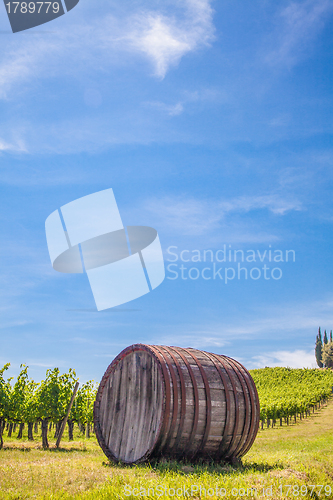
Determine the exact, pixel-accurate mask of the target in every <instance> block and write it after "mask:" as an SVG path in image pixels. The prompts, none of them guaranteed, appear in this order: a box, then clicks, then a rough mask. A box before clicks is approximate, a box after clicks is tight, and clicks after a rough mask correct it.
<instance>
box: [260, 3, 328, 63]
mask: <svg viewBox="0 0 333 500" xmlns="http://www.w3.org/2000/svg"><path fill="white" fill-rule="evenodd" d="M332 10H333V3H332V2H331V1H330V0H306V1H302V2H299V1H298V2H295V1H292V2H290V3H289V5H288V6H287V7H285V8H284V9H283V10H282V11H280V13H279V21H278V26H277V29H276V33H275V35H274V36H275V38H276V40H277V47H276V48H275V49H273V50H271V51H270V52H269V54H268V55H267V57H266V60H267V61H268V62H270V63H272V64H279V63H287V64H294V63H295V62H297V60H298V59H299V57H301V56H302V55H303V54H304V53H305V52H307V53H308V44H309V42H311V41H312V40H313V39H314V37H315V36H316V35H317V33H318V32H319V31H320V30H321V29H322V27H323V26H324V24H325V22H326V21H327V20H328V18H329V15H330V13H331V12H332Z"/></svg>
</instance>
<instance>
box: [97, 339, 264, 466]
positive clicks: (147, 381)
mask: <svg viewBox="0 0 333 500" xmlns="http://www.w3.org/2000/svg"><path fill="white" fill-rule="evenodd" d="M259 413H260V410H259V399H258V394H257V390H256V387H255V385H254V382H253V380H252V378H251V376H250V374H249V373H248V371H247V370H246V369H245V368H244V367H243V366H242V365H241V364H240V363H238V362H237V361H235V360H233V359H231V358H228V357H227V356H221V355H217V354H211V353H206V352H203V351H199V350H197V349H191V348H188V349H183V348H179V347H167V346H148V345H144V344H136V345H133V346H130V347H128V348H127V349H125V350H124V351H123V352H121V353H120V354H119V355H118V356H117V357H116V358H115V360H114V361H113V362H112V363H111V365H110V366H109V367H108V369H107V371H106V372H105V375H104V377H103V379H102V381H101V384H100V386H99V389H98V393H97V398H96V401H95V406H94V421H95V430H96V435H97V438H98V441H99V443H100V445H101V447H102V449H103V451H104V453H105V454H106V455H107V456H108V457H109V458H110V459H112V460H114V461H121V462H124V463H135V462H140V461H143V460H145V459H147V458H148V457H161V456H164V457H170V458H171V457H186V458H189V459H196V458H199V457H207V458H213V459H215V460H235V459H237V458H240V457H241V456H242V455H244V454H245V453H246V452H247V451H248V450H249V449H250V447H251V446H252V444H253V441H254V439H255V437H256V434H257V432H258V427H259Z"/></svg>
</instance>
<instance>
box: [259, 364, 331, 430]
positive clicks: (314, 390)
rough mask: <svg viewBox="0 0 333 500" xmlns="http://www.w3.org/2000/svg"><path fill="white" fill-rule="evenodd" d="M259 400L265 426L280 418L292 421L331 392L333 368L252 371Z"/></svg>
mask: <svg viewBox="0 0 333 500" xmlns="http://www.w3.org/2000/svg"><path fill="white" fill-rule="evenodd" d="M250 373H251V375H252V377H253V380H254V382H255V384H256V386H257V389H258V393H259V399H260V420H261V426H262V428H263V425H264V423H266V424H267V427H269V426H270V425H272V426H274V425H275V424H276V422H277V421H279V423H280V425H282V423H283V422H285V423H287V424H289V422H290V420H291V419H293V420H294V422H295V423H296V420H297V418H299V419H302V418H304V417H307V416H309V415H310V414H311V411H314V410H315V409H317V408H318V407H320V405H321V404H324V403H326V401H327V400H328V398H329V397H330V396H331V395H332V389H333V371H332V370H330V369H326V370H319V369H317V368H314V369H307V368H302V369H296V368H282V367H277V368H262V369H257V370H252V371H251V372H250Z"/></svg>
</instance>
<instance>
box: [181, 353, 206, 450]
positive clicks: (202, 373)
mask: <svg viewBox="0 0 333 500" xmlns="http://www.w3.org/2000/svg"><path fill="white" fill-rule="evenodd" d="M184 350H185V351H186V352H187V353H188V354H190V355H191V356H192V358H193V359H194V361H195V362H196V364H197V366H198V368H199V370H200V373H201V377H202V380H203V383H204V386H205V396H206V425H205V432H204V435H203V437H202V441H201V444H200V446H199V448H198V450H197V452H196V454H198V453H201V452H202V451H203V450H204V448H205V445H206V442H207V439H208V436H209V431H210V427H211V423H212V399H211V395H210V387H209V382H208V378H207V375H206V372H205V370H204V368H203V366H202V364H201V362H200V361H199V360H198V358H197V357H196V356H195V354H193V352H192V349H191V350H190V349H184Z"/></svg>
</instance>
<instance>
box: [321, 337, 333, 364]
mask: <svg viewBox="0 0 333 500" xmlns="http://www.w3.org/2000/svg"><path fill="white" fill-rule="evenodd" d="M322 361H323V363H324V365H325V367H326V368H333V342H329V343H328V344H326V345H324V348H323V355H322Z"/></svg>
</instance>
